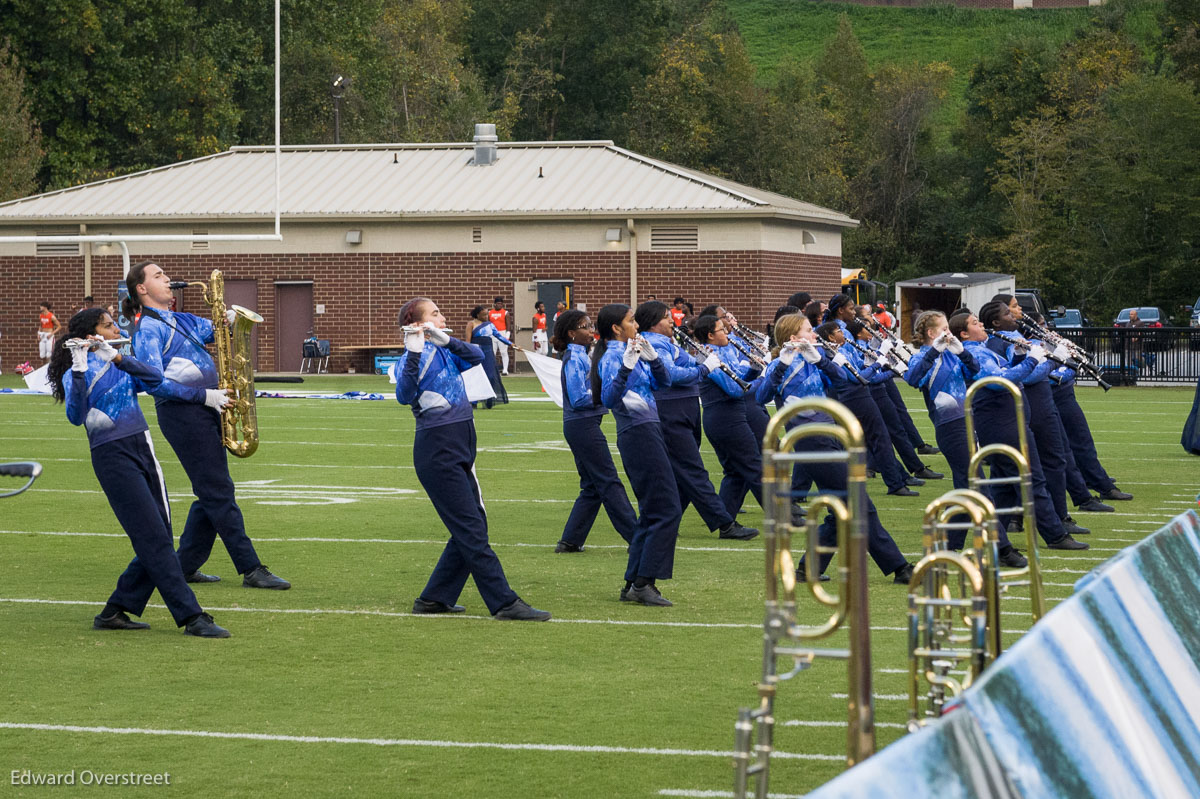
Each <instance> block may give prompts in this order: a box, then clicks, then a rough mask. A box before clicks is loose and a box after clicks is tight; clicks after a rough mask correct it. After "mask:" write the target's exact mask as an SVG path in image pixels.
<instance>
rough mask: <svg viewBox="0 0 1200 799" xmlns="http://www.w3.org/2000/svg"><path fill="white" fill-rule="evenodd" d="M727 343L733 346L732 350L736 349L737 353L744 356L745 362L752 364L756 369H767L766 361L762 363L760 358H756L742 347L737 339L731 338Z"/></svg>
mask: <svg viewBox="0 0 1200 799" xmlns="http://www.w3.org/2000/svg"><path fill="white" fill-rule="evenodd" d="M729 343H730V344H732V345H733V348H734V349H736V350H737V351H738V352H740V353H741V354H742V355H744V356H745V357H746V360H748V361H750V363H752V364H753V365H754V366H755V367H757V368H758V369H766V368H767V363H766V361H764V360H763V359H762V358H760V357H758V356H757V355H755V354H754V353H752V352H750V350H748V349H746V348H745V347H743V346H742V344H741V342H740V341H738V340H737V339H735V338H731V339H729ZM750 346H754V345H753V344H752V345H750Z"/></svg>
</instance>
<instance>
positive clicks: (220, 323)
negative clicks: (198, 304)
mask: <svg viewBox="0 0 1200 799" xmlns="http://www.w3.org/2000/svg"><path fill="white" fill-rule="evenodd" d="M188 285H191V286H199V287H200V288H201V289H203V291H204V302H205V303H207V304H208V307H209V308H210V309H211V311H212V323H213V345H214V347H215V349H216V358H215V360H216V364H217V374H218V375H219V379H218V382H217V387H218V388H223V389H225V390H226V391H228V392H229V399H230V404H229V405H227V406H226V407H225V409H224V410H222V411H221V441H222V442H223V443H224V444H225V448H226V449H227V450H229V451H230V452H232V453H233V454H234V455H236V456H237V457H239V458H249V457H250V456H251V455H253V454H254V451H255V450H256V449H258V415H257V414H256V412H255V409H254V363H253V361H252V360H251V357H250V355H251V353H250V333H251V331H252V330H253V329H254V326H255V325H257V324H260V323H261V322H262V320H263V319H262V317H261V316H259V315H258V314H256V313H255V312H254V311H251V310H250V309H249V308H243V307H242V306H240V305H231V306H229V307H230V308H232V309H233V312H234V313H235V314H236V317H235V319H234V322H233V325H232V326H231V325H230V324H229V320H228V319H227V318H226V316H225V278H224V277H223V276H222V275H221V270H220V269H214V270H213V272H212V275H210V276H209V282H208V283H207V284H205V283H189V284H188Z"/></svg>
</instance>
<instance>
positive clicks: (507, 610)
mask: <svg viewBox="0 0 1200 799" xmlns="http://www.w3.org/2000/svg"><path fill="white" fill-rule="evenodd" d="M492 618H493V619H497V620H499V621H550V611H548V610H538V609H537V608H531V607H529V603H527V602H526V601H525V600H523V599H516V600H513V601H512V602H509V603H508V604H507V605H505V606H504V607H502V608H500V609H499V610H498V611H496V612H495V613H494V614H493V615H492Z"/></svg>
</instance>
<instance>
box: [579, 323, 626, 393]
mask: <svg viewBox="0 0 1200 799" xmlns="http://www.w3.org/2000/svg"><path fill="white" fill-rule="evenodd" d="M627 313H629V306H628V305H622V304H621V303H619V302H614V303H612V304H610V305H605V306H604V307H603V308H601V309H600V313H598V314H596V328H597V332H598V333H599V334H600V341H599V343H598V344H597V345H596V346H595V347H592V368H591V372H590V374H589V377H590V378H591V382H592V402H593V404H596V405H599V404H600V391H601V388H602V386H601V382H600V359H601V358H602V357H604V353H605V352H607V351H608V342H609V341H611V340H612V338H613V327H615V326H616V325H619V324H621V322H623V321H624V320H625V314H627Z"/></svg>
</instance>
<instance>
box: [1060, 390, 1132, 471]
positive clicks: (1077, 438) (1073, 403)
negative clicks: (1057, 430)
mask: <svg viewBox="0 0 1200 799" xmlns="http://www.w3.org/2000/svg"><path fill="white" fill-rule="evenodd" d="M1053 394H1054V405H1055V407H1057V408H1058V415H1059V418H1061V419H1062V423H1063V427H1064V428H1065V429H1066V431H1067V444H1068V445H1069V446H1070V448H1071V454H1072V455H1074V456H1075V463H1076V465H1078V466H1079V471H1080V473H1081V474H1082V475H1083V480H1084V483H1085V484H1086V485H1087V487H1088V488H1090V489H1092V490H1093V491H1098V492H1100V493H1101V494H1106V493H1108V492H1109V491H1111V490H1112V489H1114V488H1116V487H1117V484H1116V483H1114V482H1113V479H1112V478H1111V477H1109V475H1108V472H1106V471H1105V470H1104V467H1103V466H1102V465H1100V456H1099V455H1097V454H1096V442H1095V441H1094V440H1093V439H1092V429H1091V427H1089V426H1088V420H1087V417H1086V416H1084V415H1083V408H1081V407H1079V400H1078V399H1077V398H1076V396H1075V383H1074V382H1071V383H1068V384H1067V385H1066V386H1061V387H1055V388H1054V389H1053Z"/></svg>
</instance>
